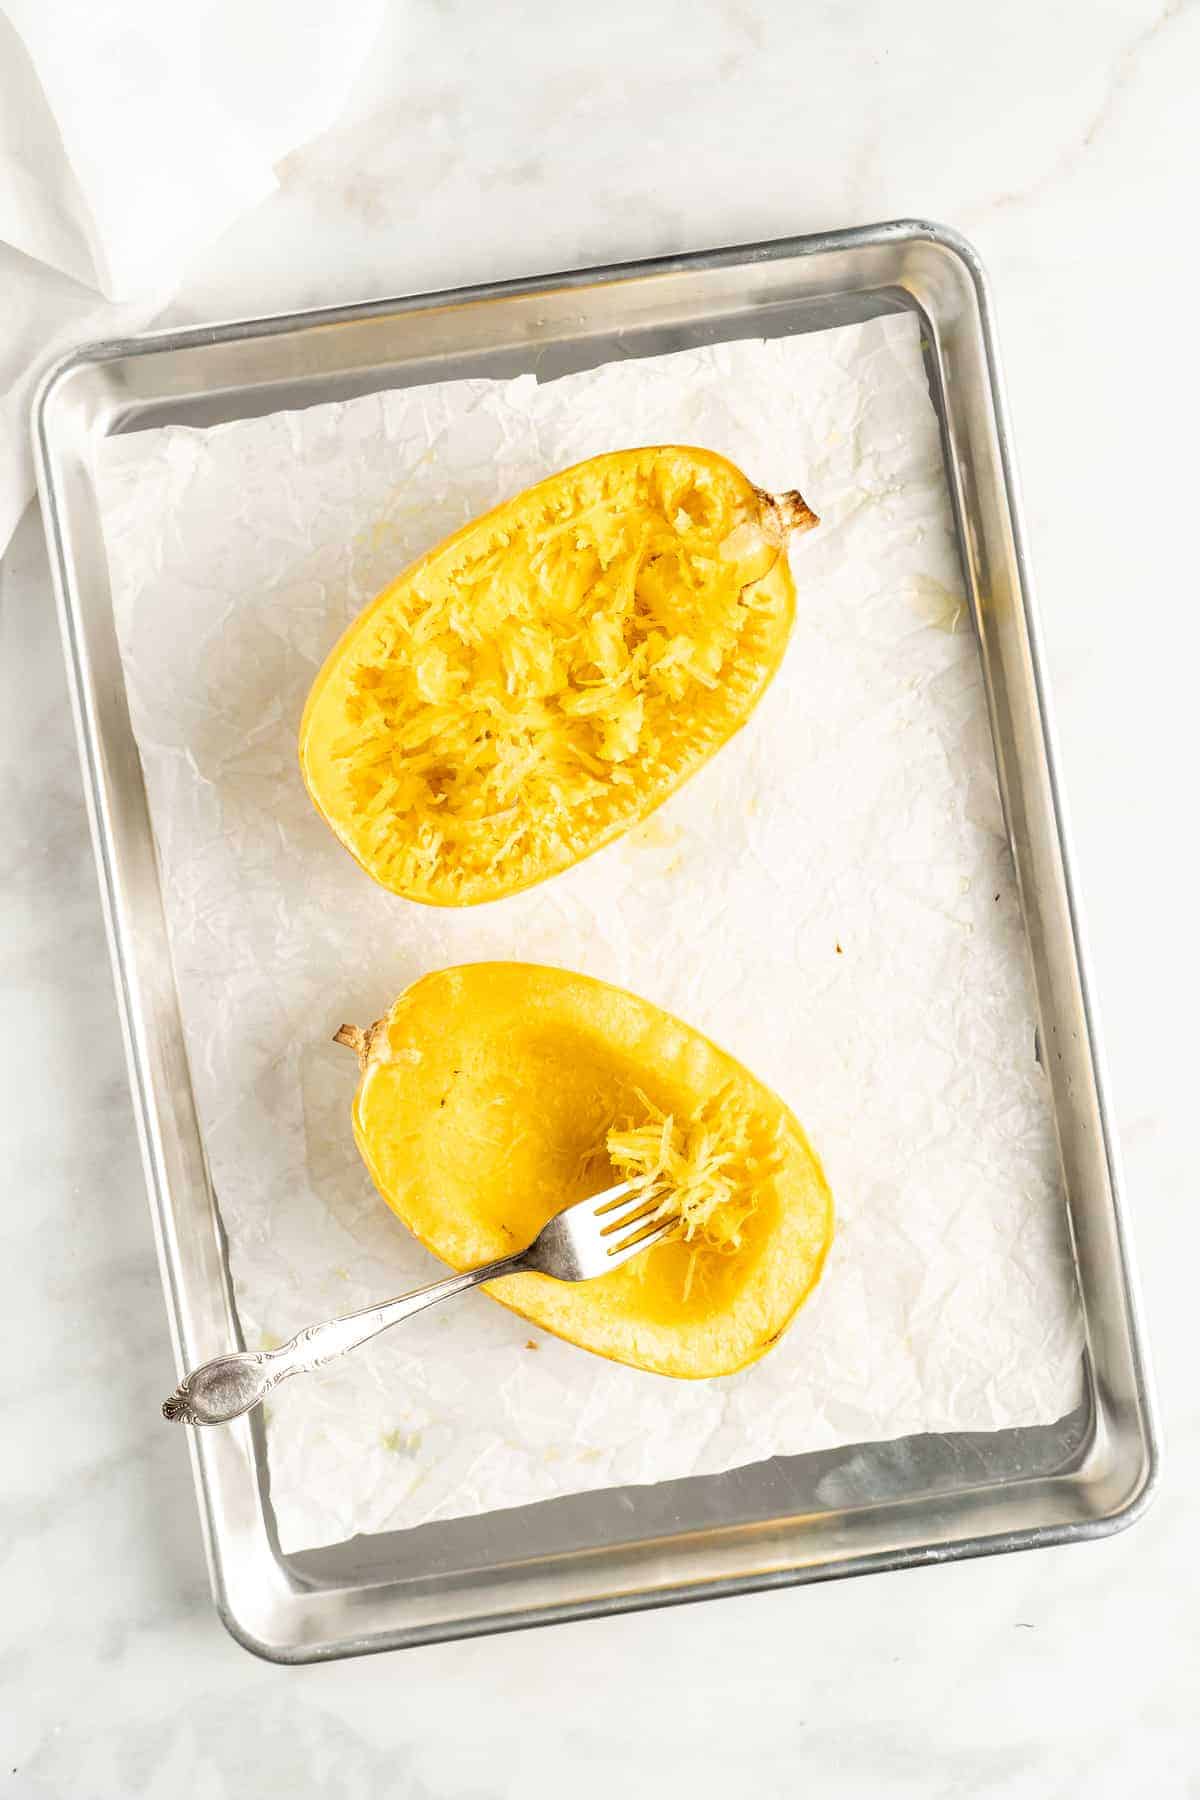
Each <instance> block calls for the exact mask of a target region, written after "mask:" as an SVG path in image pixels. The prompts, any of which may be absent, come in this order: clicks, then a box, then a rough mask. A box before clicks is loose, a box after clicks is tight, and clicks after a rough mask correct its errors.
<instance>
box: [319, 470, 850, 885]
mask: <svg viewBox="0 0 1200 1800" xmlns="http://www.w3.org/2000/svg"><path fill="white" fill-rule="evenodd" d="M815 524H816V518H815V515H814V514H813V513H812V512H811V511H810V510H809V508H808V507H807V506H806V504H805V503H804V501H803V500H802V499H801V498H800V496H799V495H798V494H796V493H794V492H793V493H788V494H781V495H778V496H771V495H768V494H764V493H762V492H761V491H760V490H759V489H756V488H755V487H754V486H753V485H752V484H751V483H750V481H749V480H748V479H747V477H746V476H745V475H743V474H742V473H741V471H740V470H739V469H737V468H735V467H734V465H733V464H732V463H730V462H727V461H726V460H725V458H723V457H720V456H717V455H715V454H713V453H712V452H710V451H705V450H695V449H689V448H684V447H680V446H668V447H665V448H661V447H660V448H653V449H646V450H630V451H618V452H614V453H612V454H610V455H606V456H598V457H595V458H593V459H592V460H591V461H590V462H586V463H581V464H579V465H577V466H576V467H575V468H572V469H568V470H565V471H564V472H563V473H561V474H559V475H555V476H552V477H551V478H550V479H549V480H547V481H544V482H541V483H540V484H539V485H538V486H536V487H533V488H530V489H528V490H527V491H526V492H525V493H523V494H519V495H518V496H517V497H516V498H515V499H513V500H511V501H509V502H507V503H506V504H505V505H503V506H500V507H498V508H496V510H495V511H493V512H490V513H488V514H486V515H485V516H484V517H483V518H480V519H478V520H476V521H474V522H473V523H472V524H470V525H468V526H466V527H465V528H464V529H463V530H462V531H460V532H458V533H457V534H456V535H455V536H454V537H451V538H449V539H448V540H447V541H446V542H445V543H443V544H441V545H439V546H438V547H437V548H436V549H434V550H432V551H431V552H430V553H429V554H428V555H427V556H425V557H423V558H422V559H421V560H420V561H419V562H417V563H414V564H413V565H412V567H411V568H409V569H407V570H406V571H405V572H404V573H403V574H402V575H400V576H399V577H398V578H397V580H395V581H394V582H392V583H391V585H390V586H389V587H387V588H386V589H385V590H384V591H383V592H382V593H381V594H380V595H379V596H378V597H377V598H376V599H375V600H374V601H373V602H372V604H371V605H370V606H369V607H368V608H367V610H366V611H365V612H364V613H363V614H362V615H361V617H360V618H359V619H358V620H357V621H356V622H355V623H354V624H353V625H352V626H351V627H350V629H349V631H348V632H347V633H346V634H345V636H344V637H343V638H342V640H341V642H340V643H339V644H338V645H337V646H336V647H335V649H334V650H333V652H332V654H331V655H330V657H329V659H328V661H327V662H326V664H325V666H324V668H323V669H322V670H321V672H320V674H319V675H318V677H317V679H316V682H315V683H314V686H313V689H312V692H311V695H310V697H309V701H308V705H307V707H306V709H305V713H304V718H303V721H302V723H301V729H300V763H301V768H302V771H303V774H304V778H305V781H306V783H307V785H308V788H309V791H310V793H311V795H312V797H313V800H314V802H315V803H316V806H317V808H318V810H319V811H320V812H321V813H322V814H323V816H324V817H325V819H326V820H327V821H328V823H329V824H330V825H331V827H332V828H333V830H334V832H335V833H336V834H337V836H338V837H339V838H340V839H341V841H342V842H343V843H344V844H345V846H346V847H347V849H349V850H350V851H351V853H352V854H353V855H354V856H355V857H357V859H358V861H359V862H360V863H361V864H362V865H363V867H364V868H365V869H366V870H367V871H368V872H369V873H370V874H371V875H373V876H374V877H375V879H376V880H377V881H379V882H381V883H382V884H383V885H384V886H385V887H387V888H390V889H392V890H393V891H394V892H396V893H399V894H403V895H406V896H407V897H409V898H410V899H415V900H421V901H425V902H427V903H431V904H435V905H440V906H465V905H471V904H473V903H476V902H479V901H483V900H492V899H497V898H499V897H501V896H502V895H504V894H508V893H514V892H516V891H518V890H519V889H521V888H525V887H529V886H532V885H533V884H534V883H535V882H538V881H542V880H544V879H545V878H546V877H547V876H548V875H552V874H554V873H555V872H556V871H558V870H561V869H564V868H567V867H569V866H570V865H571V864H572V863H575V862H578V861H579V860H580V858H582V857H584V856H587V855H589V854H590V853H591V852H592V851H593V850H596V849H598V848H599V847H600V846H601V845H602V844H604V843H607V842H608V841H609V840H610V839H611V838H613V837H614V836H615V835H617V834H618V833H619V832H621V831H623V830H625V829H626V828H627V827H628V826H629V825H631V824H634V823H637V822H638V821H639V820H641V819H642V818H644V817H645V816H646V814H647V813H648V812H650V811H651V810H652V809H653V808H654V807H655V806H657V805H659V804H660V803H661V802H662V801H663V800H664V799H666V797H667V795H668V794H669V793H671V792H672V791H673V790H674V789H675V788H677V787H678V786H679V785H680V783H681V782H683V781H684V780H686V779H687V777H688V776H689V775H691V774H692V773H694V771H695V770H696V769H697V768H699V766H700V765H701V763H702V762H703V761H704V760H705V759H706V758H707V757H708V756H710V755H711V754H712V752H713V751H714V750H715V749H717V748H718V747H719V746H720V745H721V744H722V743H724V742H725V740H726V739H727V738H728V737H729V736H730V735H731V734H732V733H733V732H734V731H736V730H737V728H738V727H739V726H740V725H742V724H744V723H745V721H746V720H747V719H748V718H749V716H750V714H751V712H752V711H753V709H754V707H755V705H756V704H757V702H758V700H759V698H760V697H761V695H762V693H763V692H764V690H765V689H766V687H767V685H768V683H769V682H770V680H771V677H772V676H773V675H774V673H775V670H776V669H777V668H778V666H779V663H780V660H781V659H782V656H783V652H784V649H785V647H786V644H787V638H788V632H789V629H790V626H791V621H792V613H793V607H794V599H795V595H794V589H793V585H792V579H791V574H790V572H789V568H788V559H787V554H786V549H785V545H786V541H787V537H788V534H789V532H791V531H794V530H801V529H806V528H807V527H808V526H811V525H815Z"/></svg>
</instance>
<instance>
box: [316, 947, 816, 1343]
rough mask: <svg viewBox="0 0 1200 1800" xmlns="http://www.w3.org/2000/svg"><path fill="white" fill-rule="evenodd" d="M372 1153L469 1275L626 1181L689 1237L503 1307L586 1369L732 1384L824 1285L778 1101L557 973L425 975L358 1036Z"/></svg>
mask: <svg viewBox="0 0 1200 1800" xmlns="http://www.w3.org/2000/svg"><path fill="white" fill-rule="evenodd" d="M339 1036H340V1037H341V1038H342V1040H343V1041H345V1042H348V1043H352V1044H353V1045H354V1047H355V1048H356V1049H357V1050H358V1051H359V1054H360V1060H361V1062H362V1065H363V1066H362V1073H361V1077H360V1081H359V1086H358V1091H357V1094H356V1096H355V1100H354V1109H353V1117H354V1130H355V1136H356V1139H357V1142H358V1145H359V1149H360V1151H361V1153H362V1155H363V1157H364V1159H365V1161H366V1164H367V1167H368V1169H369V1170H370V1172H371V1175H372V1177H373V1179H374V1181H375V1183H376V1185H377V1187H378V1188H379V1190H380V1192H381V1194H382V1195H383V1197H384V1198H385V1200H386V1201H387V1202H388V1204H389V1206H391V1207H392V1208H393V1209H394V1211H395V1212H396V1213H397V1214H398V1215H399V1217H400V1218H401V1219H402V1220H403V1221H404V1223H405V1224H406V1225H407V1226H408V1227H409V1229H410V1230H411V1231H413V1232H414V1233H415V1234H416V1235H417V1237H419V1238H420V1239H421V1240H422V1241H423V1242H424V1243H425V1244H427V1245H428V1246H429V1248H430V1249H431V1250H433V1251H435V1252H436V1254H437V1255H438V1256H440V1257H442V1258H443V1259H444V1260H445V1261H446V1262H448V1263H450V1264H451V1265H452V1266H453V1267H455V1268H460V1269H462V1268H470V1267H473V1266H476V1265H478V1264H480V1263H483V1262H487V1261H490V1260H492V1259H494V1258H497V1257H500V1256H504V1255H506V1254H508V1253H510V1252H512V1251H513V1250H515V1249H517V1248H519V1247H522V1246H524V1245H525V1244H526V1243H528V1242H529V1241H530V1240H531V1239H532V1238H533V1237H534V1236H535V1235H536V1234H537V1232H538V1231H539V1230H540V1228H541V1226H542V1225H543V1224H544V1223H545V1222H546V1220H547V1219H548V1218H549V1217H550V1216H551V1215H552V1214H553V1213H554V1212H556V1211H558V1210H559V1208H561V1207H562V1206H564V1205H566V1204H568V1203H569V1202H570V1201H572V1200H575V1199H580V1198H582V1197H584V1196H585V1195H587V1194H589V1193H596V1192H599V1191H600V1190H601V1189H602V1188H605V1187H609V1186H611V1185H612V1184H613V1182H614V1181H615V1180H619V1179H630V1180H632V1181H634V1182H635V1184H641V1186H642V1188H643V1190H644V1191H645V1192H646V1193H647V1194H649V1195H652V1196H654V1197H657V1196H660V1195H661V1196H662V1204H663V1206H664V1208H665V1209H668V1210H671V1211H673V1212H674V1213H675V1214H676V1215H677V1216H678V1217H679V1220H680V1224H679V1228H678V1230H677V1231H676V1233H675V1235H673V1236H672V1237H671V1238H669V1239H667V1240H666V1241H665V1242H662V1243H659V1244H657V1245H655V1246H654V1247H653V1248H651V1249H649V1250H647V1251H646V1252H645V1253H644V1254H643V1255H641V1256H639V1257H635V1258H634V1259H633V1260H632V1261H631V1262H629V1263H627V1264H625V1265H624V1266H623V1267H622V1268H620V1269H618V1270H616V1271H614V1272H613V1273H612V1274H610V1275H605V1276H602V1277H600V1278H599V1279H597V1280H594V1281H591V1282H581V1283H578V1284H570V1283H564V1282H556V1281H553V1280H550V1279H549V1278H548V1277H546V1276H542V1275H514V1276H509V1277H506V1278H504V1279H502V1280H500V1281H497V1282H495V1283H494V1284H492V1286H491V1287H490V1288H489V1290H488V1291H489V1292H490V1293H491V1294H492V1295H493V1296H494V1298H495V1299H497V1300H499V1301H501V1302H502V1303H503V1304H504V1305H506V1306H509V1307H511V1308H512V1309H513V1310H514V1311H515V1312H518V1313H520V1314H522V1315H523V1316H524V1317H526V1318H528V1319H530V1320H532V1321H533V1322H534V1323H536V1324H538V1325H540V1326H543V1327H545V1329H547V1330H548V1331H552V1332H555V1333H557V1334H558V1335H559V1336H561V1337H564V1338H568V1339H570V1340H571V1341H572V1342H573V1343H576V1344H579V1345H582V1346H583V1347H584V1348H585V1349H588V1350H594V1351H597V1352H598V1353H599V1354H601V1355H603V1356H607V1357H612V1358H615V1359H616V1360H617V1361H619V1362H625V1363H631V1364H633V1365H635V1366H636V1367H639V1368H643V1369H649V1370H653V1371H655V1372H657V1373H659V1374H664V1375H676V1376H688V1377H700V1376H713V1375H724V1374H729V1373H731V1372H732V1371H734V1370H736V1369H738V1368H741V1367H742V1366H743V1365H744V1364H746V1363H748V1362H752V1361H753V1360H754V1359H755V1358H756V1357H758V1356H761V1355H762V1354H763V1352H764V1351H765V1350H767V1349H769V1348H770V1346H771V1344H772V1343H774V1342H775V1341H776V1340H777V1339H778V1338H779V1336H780V1335H781V1334H782V1332H783V1331H784V1330H785V1328H786V1326H787V1325H788V1323H789V1321H790V1320H791V1318H792V1316H793V1315H794V1313H795V1312H796V1309H797V1308H798V1307H799V1306H800V1304H801V1302H802V1301H803V1300H804V1299H805V1297H806V1296H807V1294H808V1293H809V1292H810V1290H811V1289H812V1287H813V1285H814V1284H815V1282H816V1281H817V1279H818V1276H819V1275H820V1271H821V1266H822V1263H823V1261H824V1257H825V1254H826V1250H827V1248H828V1244H829V1241H830V1236H831V1232H832V1227H833V1209H832V1202H831V1198H830V1194H829V1189H828V1187H827V1185H826V1182H825V1178H824V1176H823V1174H822V1171H821V1167H820V1164H819V1163H818V1161H817V1158H816V1156H815V1155H814V1153H813V1151H812V1149H811V1148H810V1146H809V1144H808V1141H807V1139H806V1138H805V1135H804V1132H803V1130H802V1129H801V1127H800V1125H799V1123H798V1122H797V1120H796V1119H795V1118H794V1116H793V1115H792V1114H791V1112H789V1110H788V1109H787V1107H785V1106H784V1104H783V1102H782V1101H781V1100H779V1099H778V1097H777V1096H776V1095H775V1094H773V1093H772V1092H771V1091H770V1090H769V1089H768V1088H767V1087H765V1086H764V1085H763V1084H762V1083H761V1082H760V1081H758V1080H756V1079H755V1077H754V1076H753V1075H751V1074H750V1073H749V1071H748V1070H746V1069H745V1068H743V1067H742V1065H741V1064H740V1063H738V1062H736V1061H735V1060H734V1058H733V1057H731V1056H729V1055H727V1054H726V1053H725V1052H723V1051H721V1050H719V1049H717V1047H716V1046H715V1045H714V1044H712V1043H710V1042H709V1041H708V1040H707V1039H706V1038H704V1037H703V1036H701V1034H700V1033H699V1032H697V1031H694V1030H692V1029H691V1027H689V1026H687V1025H685V1024H683V1023H682V1022H681V1021H680V1020H678V1019H676V1018H674V1017H672V1016H671V1015H670V1014H669V1013H665V1012H663V1011H662V1010H661V1009H660V1008H658V1007H656V1006H654V1005H652V1004H651V1003H650V1002H649V1001H646V1000H642V999H639V998H638V997H637V996H636V995H633V994H629V993H626V992H625V991H624V990H622V989H620V988H615V987H610V986H608V985H606V984H605V983H603V982H599V981H595V980H592V979H591V978H589V977H586V976H582V975H576V974H571V973H569V972H567V971H565V970H561V969H552V968H542V967H538V966H534V965H529V964H521V963H477V964H472V965H468V966H466V967H463V968H457V969H448V970H444V971H441V972H439V973H437V974H433V975H428V976H425V977H424V978H423V979H422V980H420V981H418V982H416V983H415V984H414V986H412V987H411V988H409V989H408V990H407V991H406V992H405V993H404V994H402V995H401V997H400V998H399V1000H397V1002H396V1004H395V1005H394V1006H393V1007H392V1009H391V1011H390V1012H389V1013H388V1015H387V1017H386V1018H385V1019H382V1020H380V1021H379V1022H378V1024H377V1025H375V1026H373V1027H370V1028H369V1029H367V1030H366V1031H361V1030H357V1029H356V1028H352V1027H344V1028H343V1031H342V1033H340V1034H339Z"/></svg>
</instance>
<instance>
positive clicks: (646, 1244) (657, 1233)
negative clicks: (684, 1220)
mask: <svg viewBox="0 0 1200 1800" xmlns="http://www.w3.org/2000/svg"><path fill="white" fill-rule="evenodd" d="M678 1224H679V1220H678V1219H677V1218H670V1219H662V1220H653V1219H649V1220H647V1221H646V1223H645V1225H644V1227H643V1228H642V1229H641V1230H640V1231H636V1232H635V1233H634V1235H633V1236H632V1237H628V1238H625V1239H624V1240H623V1242H621V1243H619V1244H614V1245H613V1246H612V1248H611V1250H610V1251H609V1252H608V1254H609V1257H610V1259H611V1261H612V1265H613V1267H614V1268H616V1267H617V1265H618V1264H619V1263H622V1262H624V1261H625V1259H626V1257H629V1256H633V1255H635V1254H636V1253H637V1252H638V1251H639V1250H648V1249H649V1248H650V1246H651V1244H657V1243H658V1242H660V1240H661V1239H662V1238H665V1237H668V1236H669V1235H670V1233H671V1232H673V1231H674V1230H675V1228H676V1226H677V1225H678Z"/></svg>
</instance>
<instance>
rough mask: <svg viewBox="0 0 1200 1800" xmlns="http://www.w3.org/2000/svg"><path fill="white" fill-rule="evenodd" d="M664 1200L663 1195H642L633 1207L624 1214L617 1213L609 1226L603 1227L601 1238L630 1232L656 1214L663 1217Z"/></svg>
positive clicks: (628, 1208)
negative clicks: (641, 1221)
mask: <svg viewBox="0 0 1200 1800" xmlns="http://www.w3.org/2000/svg"><path fill="white" fill-rule="evenodd" d="M663 1198H664V1197H663V1195H662V1194H648V1195H647V1194H640V1195H639V1196H638V1198H637V1199H636V1200H635V1201H634V1202H633V1205H632V1206H630V1207H627V1208H626V1210H625V1211H624V1212H623V1213H615V1214H614V1215H613V1217H612V1218H611V1219H610V1220H609V1222H608V1224H607V1225H603V1226H601V1228H600V1236H601V1237H602V1238H608V1237H615V1236H616V1234H617V1233H618V1232H622V1231H628V1230H629V1229H630V1227H631V1226H634V1225H636V1224H637V1223H638V1220H639V1219H649V1218H651V1217H652V1216H653V1214H655V1213H658V1214H660V1215H661V1213H662V1205H663ZM601 1216H603V1215H601Z"/></svg>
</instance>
